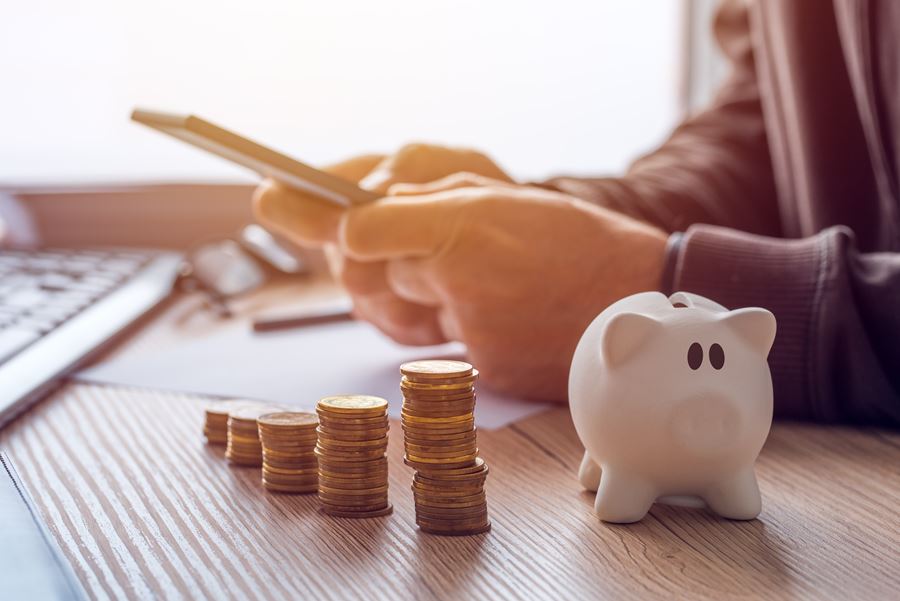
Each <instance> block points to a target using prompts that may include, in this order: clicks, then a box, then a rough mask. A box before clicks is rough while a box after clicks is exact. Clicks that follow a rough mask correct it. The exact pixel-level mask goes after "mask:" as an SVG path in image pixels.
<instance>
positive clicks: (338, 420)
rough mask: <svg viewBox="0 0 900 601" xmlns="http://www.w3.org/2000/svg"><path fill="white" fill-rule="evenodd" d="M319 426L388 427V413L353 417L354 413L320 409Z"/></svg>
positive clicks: (345, 427)
mask: <svg viewBox="0 0 900 601" xmlns="http://www.w3.org/2000/svg"><path fill="white" fill-rule="evenodd" d="M318 413H319V427H328V428H340V429H342V430H346V429H354V430H355V429H363V430H364V429H367V428H378V427H382V428H383V427H387V425H388V417H387V415H376V416H374V417H353V414H352V413H326V412H325V411H319V412H318Z"/></svg>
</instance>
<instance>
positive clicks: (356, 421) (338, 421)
mask: <svg viewBox="0 0 900 601" xmlns="http://www.w3.org/2000/svg"><path fill="white" fill-rule="evenodd" d="M316 411H317V413H318V415H319V427H318V429H317V432H318V434H319V437H318V444H317V445H316V456H317V457H318V459H319V500H320V501H321V502H322V510H323V511H324V512H325V513H327V514H328V515H333V516H337V517H346V518H363V517H377V516H382V515H388V514H389V513H391V511H392V507H391V505H390V503H389V502H388V464H387V457H386V456H385V451H387V443H388V438H387V435H388V419H387V401H386V400H384V399H382V398H380V397H374V396H364V395H345V396H330V397H325V398H323V399H321V400H320V401H319V403H318V405H317V406H316Z"/></svg>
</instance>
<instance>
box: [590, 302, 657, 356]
mask: <svg viewBox="0 0 900 601" xmlns="http://www.w3.org/2000/svg"><path fill="white" fill-rule="evenodd" d="M659 327H660V323H659V322H658V321H656V320H655V319H653V318H652V317H647V316H646V315H641V314H640V313H619V314H618V315H616V316H614V317H613V318H612V319H610V320H609V322H607V324H606V327H605V328H604V329H603V338H602V341H601V343H600V344H601V352H602V353H603V359H604V360H605V362H606V364H607V365H609V366H610V367H615V366H616V365H621V364H622V363H624V362H625V361H627V360H628V359H629V358H630V357H631V356H632V355H633V354H634V353H635V352H637V351H638V350H639V349H640V348H641V347H642V346H644V345H645V344H646V343H647V341H648V340H650V338H651V337H652V336H653V334H654V333H655V332H656V330H657V329H658V328H659Z"/></svg>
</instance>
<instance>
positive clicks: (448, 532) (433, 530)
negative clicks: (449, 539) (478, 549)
mask: <svg viewBox="0 0 900 601" xmlns="http://www.w3.org/2000/svg"><path fill="white" fill-rule="evenodd" d="M417 523H418V522H417ZM418 525H419V530H421V531H422V532H426V533H428V534H436V535H440V536H475V535H476V534H485V533H487V532H490V531H491V523H490V521H488V522H487V523H486V524H484V525H483V526H476V527H474V528H470V529H463V530H455V529H453V528H444V527H435V526H431V525H429V524H428V523H424V524H418Z"/></svg>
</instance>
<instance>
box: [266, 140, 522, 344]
mask: <svg viewBox="0 0 900 601" xmlns="http://www.w3.org/2000/svg"><path fill="white" fill-rule="evenodd" d="M326 171H328V172H329V173H333V174H334V175H339V176H341V177H343V178H346V179H348V180H351V181H356V182H360V185H361V186H362V187H365V188H368V189H370V190H374V191H376V192H380V193H382V194H384V193H386V192H387V190H388V189H389V188H390V187H392V186H394V185H400V184H403V183H420V182H430V181H433V180H437V179H440V178H442V177H444V176H447V175H450V174H456V173H464V175H465V177H463V178H460V177H457V178H456V180H455V181H456V182H457V184H458V185H462V184H463V183H464V182H466V183H468V185H475V183H476V182H475V181H474V179H475V178H481V180H483V181H504V182H511V181H512V180H510V178H509V177H508V176H507V175H506V174H505V173H504V172H503V170H502V169H500V168H499V167H498V166H497V165H496V164H495V163H494V162H493V161H492V160H491V159H490V158H488V157H487V156H485V155H484V154H482V153H480V152H477V151H474V150H468V149H463V148H446V147H443V146H433V145H428V144H408V145H406V146H404V147H402V148H401V149H400V150H398V151H397V152H396V153H394V154H392V155H388V156H378V155H367V156H362V157H357V158H353V159H350V160H348V161H345V162H343V163H338V164H336V165H332V166H331V167H328V168H326ZM488 178H492V179H490V180H489V179H488ZM479 181H480V180H479ZM299 205H303V207H305V208H306V210H307V211H308V212H301V213H300V214H298V213H297V212H296V210H294V209H297V208H298V206H299ZM254 206H255V211H256V214H257V216H258V217H259V218H260V220H261V221H263V222H264V223H266V225H267V226H269V227H271V228H272V229H274V230H276V231H280V232H282V233H283V234H285V235H287V236H288V237H289V238H293V239H294V240H295V241H296V242H298V243H299V244H301V245H303V246H307V247H321V248H323V250H324V251H325V256H326V258H327V259H328V264H329V267H330V269H331V271H332V273H333V274H334V275H335V277H336V278H337V279H338V281H340V282H341V283H343V284H344V286H345V288H347V290H348V291H349V292H350V294H351V295H352V296H353V303H354V313H355V314H356V315H357V316H358V317H360V318H363V319H369V320H372V321H375V320H374V319H373V318H372V316H375V315H377V316H380V319H379V320H378V321H377V322H376V323H377V324H378V325H379V327H380V328H381V329H382V330H383V331H384V332H385V333H387V334H388V335H389V336H391V337H392V338H394V339H395V340H397V341H399V342H403V343H405V344H434V343H438V342H443V341H444V340H445V338H444V335H443V334H442V333H441V330H440V327H439V324H438V321H437V312H436V311H435V309H434V308H433V307H426V306H422V305H419V304H416V303H414V302H410V301H409V300H407V299H404V298H401V297H399V296H398V295H397V294H396V293H394V291H393V290H391V287H390V286H389V285H388V282H387V277H386V273H387V271H386V270H387V263H386V262H385V261H364V262H363V261H355V260H353V259H352V258H348V257H347V256H346V255H344V254H343V253H341V252H340V250H339V249H338V248H336V246H335V245H334V244H333V242H334V240H335V236H334V234H333V233H334V232H335V231H337V225H338V221H339V220H340V218H341V215H342V212H341V211H339V210H336V209H335V207H334V205H331V204H329V203H327V202H324V201H321V200H318V199H316V198H313V197H310V196H306V195H304V194H302V193H300V192H297V191H294V190H290V189H287V188H283V187H281V186H279V185H278V184H276V183H273V182H266V183H264V184H263V185H261V186H260V187H259V189H258V190H257V192H256V195H255V198H254ZM310 212H311V213H310ZM298 215H299V217H300V218H301V219H303V220H305V219H309V220H310V221H309V222H307V221H297V219H298Z"/></svg>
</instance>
